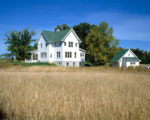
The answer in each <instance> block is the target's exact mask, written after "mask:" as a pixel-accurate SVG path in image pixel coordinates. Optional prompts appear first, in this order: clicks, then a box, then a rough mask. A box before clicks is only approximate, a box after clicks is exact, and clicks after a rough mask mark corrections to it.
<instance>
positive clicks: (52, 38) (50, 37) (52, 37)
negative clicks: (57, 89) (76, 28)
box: [42, 29, 71, 42]
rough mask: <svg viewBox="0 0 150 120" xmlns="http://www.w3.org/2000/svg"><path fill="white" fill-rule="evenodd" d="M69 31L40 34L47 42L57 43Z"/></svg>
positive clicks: (43, 32)
mask: <svg viewBox="0 0 150 120" xmlns="http://www.w3.org/2000/svg"><path fill="white" fill-rule="evenodd" d="M70 30H71V29H67V30H63V31H58V32H51V31H42V34H43V35H44V37H45V38H46V39H47V41H48V42H59V41H62V40H63V38H64V37H65V36H66V35H67V33H68V32H69V31H70Z"/></svg>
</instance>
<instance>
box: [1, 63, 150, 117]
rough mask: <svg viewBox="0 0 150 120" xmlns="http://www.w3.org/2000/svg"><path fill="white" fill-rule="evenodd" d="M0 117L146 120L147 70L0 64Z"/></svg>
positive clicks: (149, 104)
mask: <svg viewBox="0 0 150 120" xmlns="http://www.w3.org/2000/svg"><path fill="white" fill-rule="evenodd" d="M0 118H1V119H6V120H7V119H8V120H150V71H148V70H138V69H137V70H130V69H129V70H124V69H117V68H109V67H108V68H107V67H106V68H105V67H83V68H64V67H48V66H31V67H22V66H11V65H10V66H8V67H6V66H5V65H1V66H0Z"/></svg>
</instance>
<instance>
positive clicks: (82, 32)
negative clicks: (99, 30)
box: [73, 22, 93, 50]
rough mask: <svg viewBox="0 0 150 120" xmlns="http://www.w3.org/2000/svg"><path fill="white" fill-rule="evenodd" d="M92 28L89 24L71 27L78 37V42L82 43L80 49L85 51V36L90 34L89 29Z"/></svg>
mask: <svg viewBox="0 0 150 120" xmlns="http://www.w3.org/2000/svg"><path fill="white" fill-rule="evenodd" d="M92 27H93V25H90V24H89V23H86V22H85V23H80V24H79V25H75V26H73V29H74V31H75V32H76V33H77V35H78V36H79V38H80V40H81V41H82V42H81V44H80V47H81V48H82V49H84V50H86V43H85V39H86V37H87V35H88V34H89V32H90V29H91V28H92Z"/></svg>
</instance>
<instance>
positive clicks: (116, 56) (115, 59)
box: [111, 49, 128, 62]
mask: <svg viewBox="0 0 150 120" xmlns="http://www.w3.org/2000/svg"><path fill="white" fill-rule="evenodd" d="M127 51H128V49H124V50H121V51H119V52H118V53H117V55H115V56H114V57H113V58H112V59H111V62H117V61H118V60H119V59H120V58H121V57H122V56H123V55H124V54H125V53H126V52H127Z"/></svg>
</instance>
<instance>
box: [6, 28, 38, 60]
mask: <svg viewBox="0 0 150 120" xmlns="http://www.w3.org/2000/svg"><path fill="white" fill-rule="evenodd" d="M33 35H35V32H34V31H29V29H28V28H26V29H25V30H22V31H16V30H13V31H11V32H9V33H7V34H6V35H5V38H4V40H5V44H6V45H7V50H8V51H9V52H10V55H11V56H12V59H13V58H14V57H15V58H16V59H17V60H19V61H20V60H24V59H25V58H26V57H27V56H28V54H27V52H28V51H30V50H32V49H33V47H32V46H31V43H32V42H33V41H35V40H34V39H32V37H33Z"/></svg>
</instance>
